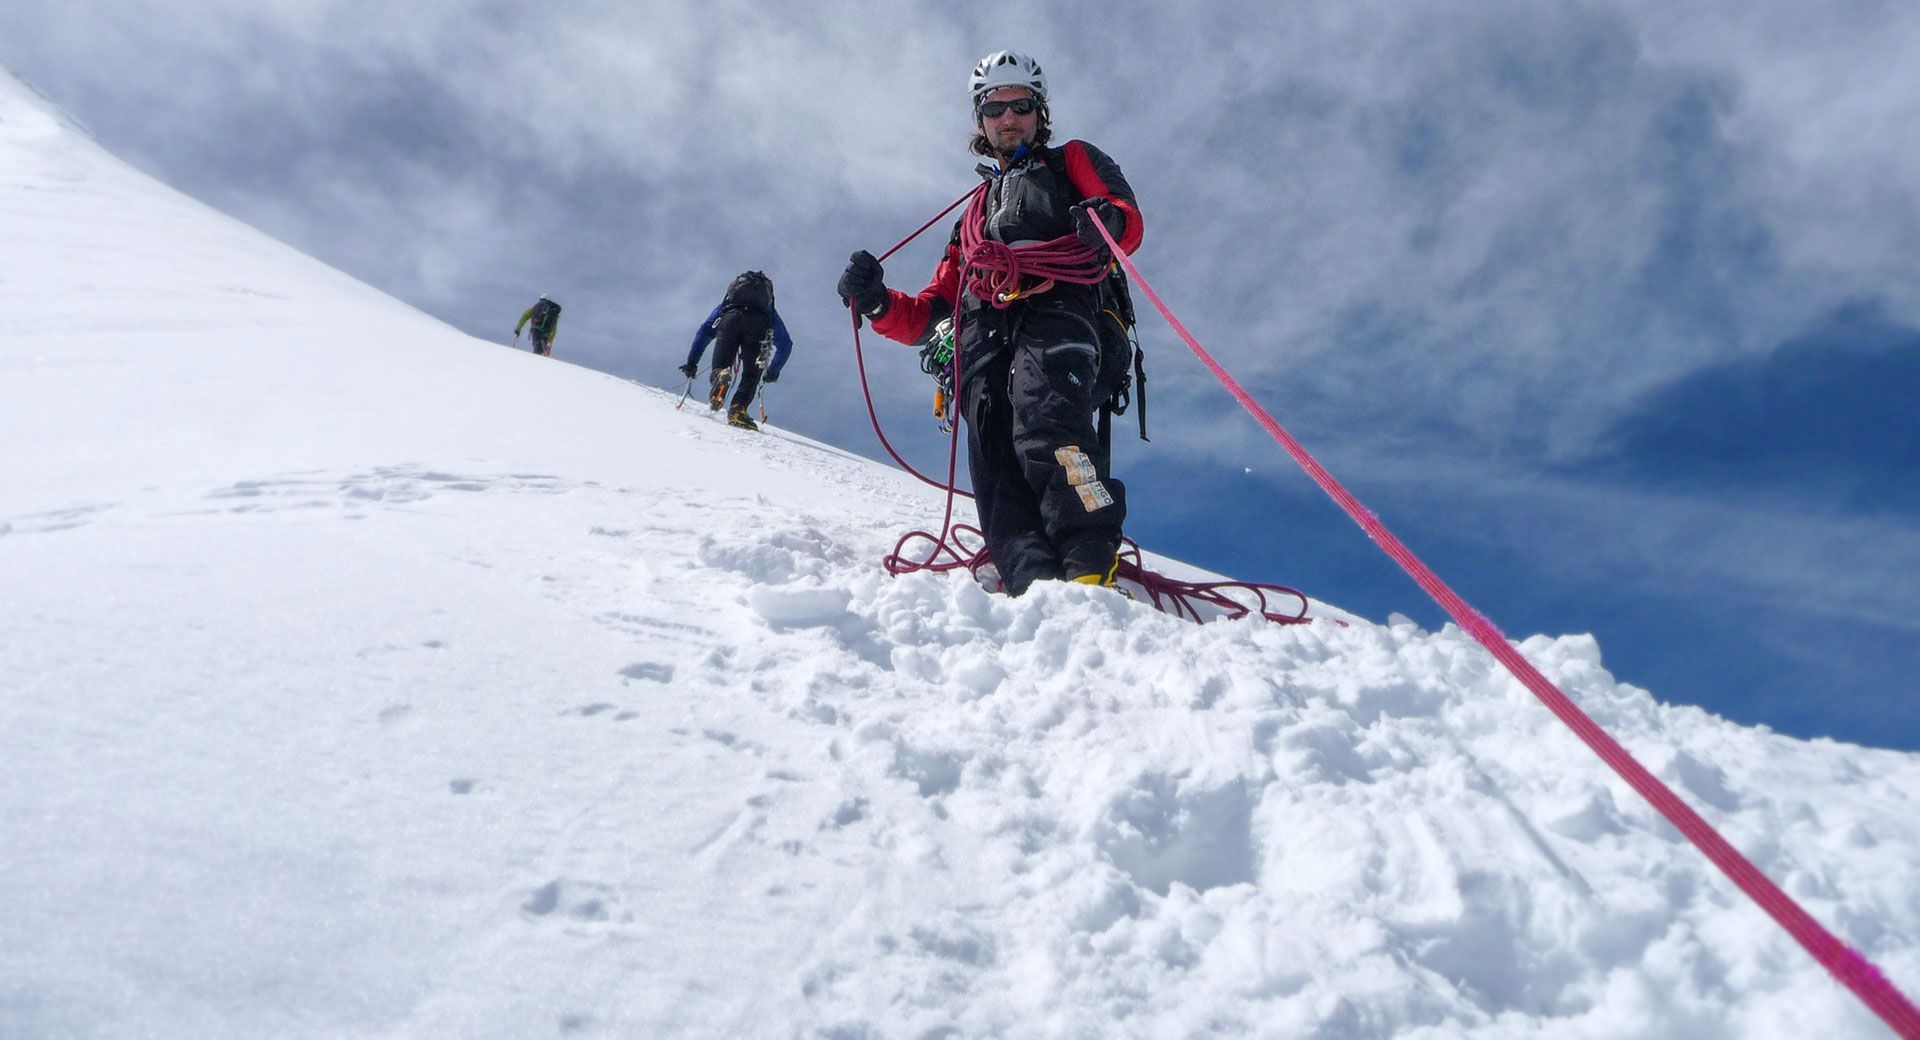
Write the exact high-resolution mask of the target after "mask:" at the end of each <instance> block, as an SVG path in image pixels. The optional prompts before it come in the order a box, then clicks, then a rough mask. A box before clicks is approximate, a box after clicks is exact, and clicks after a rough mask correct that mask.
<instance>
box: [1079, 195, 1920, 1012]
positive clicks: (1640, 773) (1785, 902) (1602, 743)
mask: <svg viewBox="0 0 1920 1040" xmlns="http://www.w3.org/2000/svg"><path fill="white" fill-rule="evenodd" d="M1096 226H1098V224H1097V222H1096ZM1100 234H1101V237H1103V238H1105V239H1106V240H1107V244H1108V246H1109V247H1110V248H1111V249H1112V250H1113V255H1114V256H1115V258H1116V259H1118V260H1119V261H1120V263H1121V264H1122V265H1123V266H1124V267H1125V268H1126V271H1127V277H1129V278H1131V279H1132V280H1133V283H1134V284H1135V285H1138V286H1139V287H1140V289H1141V291H1143V292H1145V293H1146V294H1147V299H1149V300H1151V301H1152V302H1153V306H1154V308H1155V309H1156V310H1158V311H1159V312H1160V316H1161V317H1163V318H1165V319H1166V320H1167V324H1168V325H1170V326H1172V327H1173V331H1174V332H1175V333H1176V334H1177V335H1179V337H1180V338H1181V339H1182V340H1184V341H1186V344H1187V346H1188V348H1190V349H1191V350H1192V351H1193V353H1194V355H1195V356H1196V357H1198V358H1199V359H1200V363H1201V364H1203V365H1205V366H1207V369H1208V371H1210V372H1212V373H1213V375H1214V378H1216V379H1218V380H1220V382H1221V384H1222V385H1224V386H1225V387H1226V388H1227V392H1228V393H1229V394H1232V395H1233V397H1234V399H1235V400H1237V401H1239V402H1240V405H1241V407H1243V408H1245V409H1246V410H1247V411H1248V412H1249V413H1251V414H1252V415H1253V417H1254V419H1255V421H1257V422H1259V424H1260V425H1261V427H1262V428H1264V429H1265V430H1266V431H1267V433H1268V434H1270V435H1271V436H1272V437H1273V439H1274V440H1275V441H1277V442H1279V444H1280V446H1281V447H1282V448H1284V449H1286V452H1287V454H1288V455H1291V456H1293V460H1294V461H1295V462H1297V463H1299V464H1300V467H1301V468H1302V469H1304V470H1306V471H1307V475H1308V476H1311V477H1312V478H1313V479H1314V482H1315V483H1317V484H1319V485H1320V487H1321V489H1322V490H1324V491H1325V492H1326V493H1327V494H1328V495H1329V496H1331V497H1332V498H1333V500H1334V501H1335V502H1337V503H1339V505H1340V508H1341V509H1344V510H1346V513H1347V515H1348V516H1350V517H1352V518H1353V520H1354V522H1355V523H1357V524H1359V525H1360V528H1361V530H1363V531H1365V532H1366V533H1367V537H1369V538H1371V539H1373V541H1374V542H1375V544H1377V545H1379V546H1380V548H1381V549H1382V550H1384V551H1385V552H1386V554H1387V555H1388V556H1390V557H1392V558H1393V560H1394V562H1395V563H1398V564H1399V565H1400V567H1401V569H1403V570H1405V571H1406V572H1407V574H1408V575H1409V576H1411V577H1412V578H1413V580H1414V581H1416V582H1418V583H1419V584H1420V587H1421V588H1423V589H1425V590H1426V591H1427V594H1428V595H1430V596H1432V597H1433V598H1434V601H1435V602H1437V603H1439V604H1440V606H1441V607H1442V608H1443V609H1445V610H1446V612H1447V614H1448V615H1449V616H1451V617H1452V618H1453V620H1454V621H1455V622H1456V623H1458V624H1459V625H1460V627H1461V628H1462V629H1464V630H1465V631H1466V632H1467V633H1468V634H1469V635H1471V636H1473V638H1474V639H1475V640H1477V641H1478V642H1479V643H1480V645H1481V646H1484V647H1486V648H1487V651H1488V652H1489V653H1491V654H1493V656H1494V658H1495V659H1497V660H1498V661H1499V662H1500V663H1501V664H1503V665H1505V666H1506V668H1507V671H1509V672H1511V673H1512V674H1513V676H1514V678H1516V679H1519V680H1520V682H1521V684H1522V685H1524V686H1526V688H1527V689H1528V690H1530V691H1532V692H1533V695H1534V696H1535V697H1537V698H1539V699H1540V701H1541V703H1543V704H1545V705H1546V706H1547V710H1549V711H1551V712H1553V714H1554V715H1555V716H1556V717H1557V718H1559V719H1560V721H1561V722H1564V723H1566V724H1567V726H1568V727H1569V728H1570V729H1572V730H1573V732H1574V733H1575V734H1576V735H1577V736H1579V738H1580V739H1581V740H1582V741H1584V742H1586V745H1587V746H1588V747H1589V748H1592V749H1593V751H1594V753H1595V754H1597V755H1599V756H1600V759H1601V761H1603V762H1605V763H1606V764H1607V765H1608V766H1610V767H1611V768H1612V769H1613V771H1614V772H1615V773H1617V774H1619V776H1620V778H1621V779H1623V780H1625V781H1626V782H1627V784H1628V785H1629V786H1631V787H1632V788H1633V789H1634V790H1635V791H1638V792H1639V793H1640V796H1641V797H1642V798H1645V799H1646V800H1647V801H1648V802H1649V803H1650V804H1652V805H1653V807H1654V808H1655V809H1657V810H1659V811H1660V814H1661V815H1662V816H1665V817H1666V818H1667V820H1668V822H1670V823H1672V824H1673V825H1674V826H1675V827H1676V828H1678V829H1679V831H1680V833H1682V834H1684V835H1686V836H1687V840H1689V841H1691V842H1693V844H1694V845H1695V846H1696V847H1698V848H1699V849H1700V851H1701V852H1704V853H1705V854H1706V856H1707V858H1708V859H1709V860H1711V861H1713V864H1714V865H1715V866H1717V867H1719V868H1720V870H1721V872H1723V873H1724V874H1726V875H1727V877H1728V878H1729V879H1731V880H1732V881H1733V883H1734V884H1735V885H1738V886H1739V887H1740V890H1741V891H1743V892H1745V893H1746V894H1747V895H1748V896H1750V897H1751V898H1752V899H1753V901H1754V902H1756V903H1758V904H1760V907H1761V909H1763V910H1765V911H1766V912H1767V913H1768V914H1769V915H1771V916H1772V917H1773V919H1774V920H1775V921H1777V922H1779V924H1780V926H1781V927H1782V928H1785V929H1786V930H1787V933H1788V934H1789V935H1791V936H1793V938H1794V939H1795V940H1796V941H1798V942H1799V943H1800V945H1801V946H1802V947H1804V948H1805V949H1806V951H1807V952H1808V953H1810V954H1812V955H1813V958H1814V960H1816V961H1818V962H1819V963H1820V965H1821V966H1822V967H1824V968H1826V969H1827V971H1828V972H1830V973H1831V974H1832V975H1833V977H1834V978H1836V979H1838V980H1840V982H1841V983H1842V984H1843V985H1845V986H1846V987H1847V988H1848V989H1850V990H1852V991H1853V992H1854V995H1856V996H1858V997H1859V998H1860V999H1861V1001H1863V1002H1864V1003H1865V1004H1866V1005H1867V1007H1868V1008H1870V1009H1872V1010H1873V1012H1874V1014H1876V1015H1879V1016H1880V1018H1881V1019H1882V1020H1883V1021H1885V1022H1886V1023H1887V1025H1889V1026H1891V1027H1892V1028H1893V1030H1894V1032H1895V1033H1897V1034H1898V1035H1899V1036H1901V1037H1903V1038H1905V1040H1920V1009H1916V1008H1915V1007H1914V1004H1913V1002H1912V1001H1911V1000H1909V999H1907V997H1906V995H1905V994H1903V993H1901V992H1900V990H1899V989H1898V988H1896V987H1895V986H1894V985H1893V983H1892V982H1890V981H1888V980H1887V977H1886V975H1885V974H1883V973H1882V972H1881V971H1880V969H1879V968H1878V967H1876V966H1875V965H1874V964H1873V962H1872V961H1869V960H1868V959H1867V958H1866V957H1865V956H1864V955H1863V954H1861V953H1860V952H1859V951H1858V950H1855V949H1853V948H1852V947H1851V946H1848V945H1847V944H1846V943H1844V942H1842V941H1840V939H1838V938H1837V937H1835V936H1834V935H1833V933H1832V932H1829V931H1828V930H1827V929H1826V927H1825V926H1823V925H1821V924H1820V922H1819V921H1817V920H1815V919H1814V917H1813V915H1812V914H1809V913H1808V912H1807V911H1806V909H1805V908H1804V907H1802V906H1801V905H1800V904H1799V903H1797V902H1795V901H1794V900H1793V898H1792V897H1791V896H1789V895H1787V894H1786V893H1785V892H1783V891H1781V889H1780V887H1779V886H1778V885H1775V884H1774V883H1773V881H1772V880H1771V879H1769V878H1768V877H1767V876H1766V875H1765V874H1763V873H1761V871H1760V869H1759V868H1758V867H1755V866H1754V865H1753V863H1752V862H1751V861H1749V860H1748V859H1747V858H1746V857H1745V856H1743V855H1741V854H1740V852H1739V850H1737V849H1735V848H1734V847H1733V845H1732V844H1730V843H1729V842H1728V841H1727V840H1726V839H1725V838H1724V837H1722V836H1721V834H1720V832H1719V831H1716V830H1714V829H1713V826H1712V825H1711V824H1709V823H1708V822H1707V821H1706V820H1705V819H1703V818H1702V817H1701V816H1700V814H1699V813H1697V812H1694V811H1693V808H1692V807H1691V806H1689V805H1687V803H1686V802H1684V801H1682V800H1681V799H1680V797H1679V796H1678V795H1676V794H1674V793H1673V790H1672V789H1671V788H1669V787H1667V785H1666V784H1663V783H1661V782H1660V780H1659V778H1657V777H1655V776H1654V775H1653V774H1652V773H1650V772H1648V771H1647V769H1646V767H1645V766H1642V765H1641V764H1640V763H1639V761H1638V760H1637V759H1635V758H1634V757H1633V755H1632V754H1630V753H1628V751H1627V749H1626V748H1624V747H1622V746H1621V745H1620V743H1619V742H1618V741H1616V740H1614V739H1613V738H1612V737H1611V736H1609V735H1608V734H1607V732H1606V731H1605V730H1603V729H1601V728H1600V726H1599V724H1598V723H1596V722H1594V721H1593V719H1592V718H1590V717H1588V715H1587V713H1586V712H1583V711H1581V710H1580V708H1579V706H1578V705H1575V704H1574V703H1573V701H1572V699H1571V698H1569V697H1568V696H1567V695H1566V694H1565V693H1562V692H1561V691H1560V688H1559V687H1557V686H1555V685H1554V684H1553V683H1552V682H1551V681H1550V680H1548V679H1547V677H1546V676H1544V675H1542V674H1540V671H1539V669H1536V668H1535V667H1534V666H1533V665H1532V664H1530V663H1528V661H1527V659H1526V658H1524V657H1522V656H1520V652H1519V651H1518V650H1516V649H1514V647H1513V644H1512V643H1510V642H1508V641H1507V638H1506V636H1505V635H1503V634H1501V632H1500V630H1499V629H1497V628H1495V627H1494V625H1493V622H1491V621H1488V620H1487V619H1486V618H1485V617H1484V616H1482V615H1481V613H1480V612H1479V611H1477V610H1475V609H1473V607H1472V606H1470V605H1469V604H1468V603H1467V601H1466V600H1464V599H1461V598H1460V596H1459V595H1458V594H1456V593H1455V592H1454V591H1453V589H1451V588H1449V587H1448V586H1447V584H1446V583H1445V582H1443V581H1441V580H1440V577H1439V576H1438V575H1436V574H1434V572H1433V571H1432V570H1431V569H1430V568H1428V567H1427V565H1426V564H1425V563H1423V562H1421V560H1420V558H1419V557H1417V556H1415V555H1414V554H1413V551H1412V550H1410V549H1408V548H1407V547H1406V546H1405V545H1403V544H1401V542H1400V539H1398V538H1396V537H1394V535H1393V532H1391V531H1389V530H1387V528H1386V525H1384V524H1382V523H1381V522H1380V518H1379V517H1378V516H1375V515H1374V514H1373V512H1372V511H1371V510H1369V509H1367V507H1366V506H1363V505H1361V504H1360V500H1359V499H1357V498H1355V497H1354V496H1353V495H1352V493H1350V492H1349V491H1347V489H1346V488H1345V487H1344V486H1342V485H1341V483H1340V482H1339V481H1337V480H1335V479H1334V478H1333V474H1331V473H1329V472H1327V470H1326V469H1325V468H1324V467H1322V466H1321V465H1320V463H1319V462H1318V461H1317V460H1316V459H1314V457H1313V456H1312V455H1311V454H1309V453H1308V452H1307V450H1306V448H1304V447H1302V446H1301V445H1300V442H1299V441H1296V440H1294V439H1293V436H1292V435H1291V434H1289V433H1288V432H1287V431H1286V430H1285V429H1284V428H1283V427H1281V425H1280V424H1279V423H1278V422H1276V421H1275V420H1274V418H1273V416H1271V415H1269V414H1267V410H1266V409H1264V408H1262V407H1260V405H1259V403H1258V402H1256V401H1255V400H1254V399H1253V396H1252V395H1251V394H1249V393H1247V391H1246V388H1245V387H1242V386H1241V385H1240V383H1239V382H1238V381H1236V380H1235V379H1234V378H1233V377H1232V376H1231V375H1229V374H1227V371H1226V369H1224V368H1222V367H1221V366H1220V363H1219V362H1217V361H1215V360H1214V359H1213V355H1211V354H1209V353H1207V350H1206V348H1205V347H1202V346H1201V345H1200V341H1199V340H1197V339H1195V338H1194V336H1193V333H1191V332H1188V331H1187V327H1186V326H1185V325H1183V324H1181V323H1180V319H1179V318H1177V317H1174V314H1173V311H1171V310H1169V309H1168V308H1167V305H1166V303H1165V302H1163V301H1162V300H1161V299H1160V294H1159V293H1157V292H1155V291H1154V290H1153V286H1151V285H1149V284H1148V283H1147V280H1146V279H1145V278H1143V277H1141V276H1140V271H1139V269H1138V268H1136V267H1134V266H1133V261H1132V260H1131V259H1130V258H1129V257H1128V256H1127V255H1126V253H1125V252H1123V251H1122V250H1121V249H1120V247H1119V244H1118V243H1116V242H1114V241H1113V236H1111V235H1109V234H1108V233H1107V230H1106V228H1104V227H1103V228H1101V229H1100Z"/></svg>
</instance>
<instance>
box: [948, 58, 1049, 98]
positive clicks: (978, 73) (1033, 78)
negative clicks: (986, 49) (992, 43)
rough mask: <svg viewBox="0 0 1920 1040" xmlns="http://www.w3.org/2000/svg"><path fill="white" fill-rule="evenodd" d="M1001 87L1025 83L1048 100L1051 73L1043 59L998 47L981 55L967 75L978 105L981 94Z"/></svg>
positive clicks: (1039, 96)
mask: <svg viewBox="0 0 1920 1040" xmlns="http://www.w3.org/2000/svg"><path fill="white" fill-rule="evenodd" d="M1001 87H1025V88H1027V89H1028V90H1031V91H1033V96H1034V97H1036V98H1039V99H1040V100H1041V101H1042V102H1045V101H1046V100H1047V77H1046V76H1045V75H1044V74H1042V73H1041V71H1040V63H1039V62H1037V61H1034V60H1033V59H1032V58H1029V57H1027V56H1026V55H1024V54H1020V53H1018V52H1016V51H994V52H993V53H992V54H989V55H987V56H986V57H984V58H981V59H980V64H978V65H975V66H974V67H973V75H971V76H968V77H967V96H968V97H971V98H972V99H973V103H974V104H976V105H977V104H979V103H980V97H981V95H983V94H986V93H987V92H989V91H994V90H999V89H1000V88H1001Z"/></svg>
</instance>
